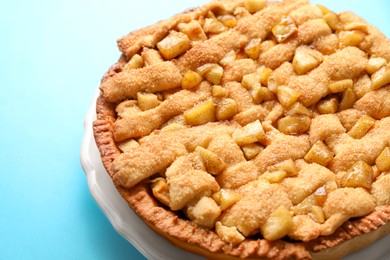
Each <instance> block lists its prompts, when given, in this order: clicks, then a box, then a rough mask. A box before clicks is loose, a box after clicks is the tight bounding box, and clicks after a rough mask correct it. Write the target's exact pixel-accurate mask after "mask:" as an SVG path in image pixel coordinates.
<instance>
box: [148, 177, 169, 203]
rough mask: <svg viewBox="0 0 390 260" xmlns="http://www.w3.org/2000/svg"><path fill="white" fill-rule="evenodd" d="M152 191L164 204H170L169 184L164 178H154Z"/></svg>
mask: <svg viewBox="0 0 390 260" xmlns="http://www.w3.org/2000/svg"><path fill="white" fill-rule="evenodd" d="M151 187H152V192H153V195H154V197H156V198H157V199H158V200H159V201H160V202H161V203H162V204H164V205H166V206H169V186H168V184H167V180H166V179H164V178H161V177H159V178H156V179H154V180H152V184H151Z"/></svg>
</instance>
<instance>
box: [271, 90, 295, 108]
mask: <svg viewBox="0 0 390 260" xmlns="http://www.w3.org/2000/svg"><path fill="white" fill-rule="evenodd" d="M276 96H277V97H278V100H279V102H280V104H282V106H283V107H285V108H288V107H290V106H291V105H292V104H294V103H295V102H296V101H297V100H298V98H299V97H300V96H301V93H300V92H299V91H297V90H294V89H292V88H289V87H287V86H279V87H278V88H277V90H276Z"/></svg>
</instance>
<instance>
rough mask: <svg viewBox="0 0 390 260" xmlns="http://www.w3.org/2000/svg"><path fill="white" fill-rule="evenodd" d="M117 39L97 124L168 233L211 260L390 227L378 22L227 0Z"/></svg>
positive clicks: (389, 70) (322, 245)
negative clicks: (116, 57) (118, 53)
mask: <svg viewBox="0 0 390 260" xmlns="http://www.w3.org/2000/svg"><path fill="white" fill-rule="evenodd" d="M118 46H119V48H120V50H121V51H122V53H123V54H122V56H121V57H120V59H119V60H118V61H117V63H116V64H115V65H113V66H112V67H111V68H110V69H109V70H108V72H107V73H106V74H105V75H104V77H103V79H102V81H101V85H100V89H101V92H100V96H99V97H98V99H97V103H96V111H97V119H96V120H95V122H94V124H93V129H94V137H95V141H96V144H97V146H98V149H99V151H100V154H101V159H102V162H103V165H104V167H105V168H106V170H107V172H108V174H109V175H110V177H111V178H112V180H113V182H114V184H115V186H116V188H117V189H118V191H119V192H120V194H121V195H122V197H123V198H124V199H125V200H126V201H127V203H128V204H129V206H130V207H131V208H132V209H133V210H134V211H135V212H136V213H137V214H138V215H139V216H140V217H141V218H142V219H143V220H144V221H145V223H146V224H148V225H149V226H150V228H152V229H153V230H154V231H156V232H157V233H158V234H160V235H161V236H163V237H165V238H166V239H168V240H169V241H171V242H172V243H173V244H175V245H177V246H178V247H180V248H183V249H185V250H188V251H190V252H194V253H197V254H200V255H203V256H205V257H207V258H210V259H237V258H247V259H336V258H339V257H342V256H345V255H347V254H350V253H352V252H354V251H357V250H359V249H361V248H363V247H366V246H368V245H369V244H371V243H373V242H374V241H376V240H378V239H379V238H381V237H383V236H385V235H388V234H389V233H390V224H389V222H390V221H389V220H390V174H389V171H390V148H389V147H390V131H389V129H390V85H389V84H390V41H389V40H388V39H387V38H386V37H385V36H384V35H383V34H382V33H381V32H380V31H379V30H377V29H376V28H374V27H373V26H371V25H369V24H368V23H366V22H365V21H364V20H363V19H361V18H360V17H358V16H356V15H354V14H352V13H351V12H344V13H340V14H335V13H333V12H332V11H330V10H328V9H326V8H325V7H323V6H314V5H311V4H310V3H309V2H308V1H306V0H297V1H293V0H285V1H282V2H275V1H269V2H265V1H262V0H229V1H213V2H211V3H209V4H206V5H204V6H201V7H198V8H196V9H191V10H188V11H186V12H184V13H181V14H178V15H176V16H174V17H172V18H171V19H169V20H165V21H161V22H159V23H157V24H155V25H152V26H149V27H146V28H143V29H140V30H137V31H135V32H132V33H130V34H129V35H127V36H125V37H123V38H121V39H120V40H118ZM160 184H161V185H160ZM159 185H160V186H159ZM223 192H226V194H227V195H226V194H225V193H223ZM224 194H225V195H224ZM224 196H227V197H224ZM275 223H277V224H275Z"/></svg>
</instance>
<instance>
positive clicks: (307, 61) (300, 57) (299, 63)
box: [292, 46, 323, 75]
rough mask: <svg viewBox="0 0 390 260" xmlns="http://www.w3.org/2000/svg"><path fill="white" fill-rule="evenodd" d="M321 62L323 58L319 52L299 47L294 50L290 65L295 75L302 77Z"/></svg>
mask: <svg viewBox="0 0 390 260" xmlns="http://www.w3.org/2000/svg"><path fill="white" fill-rule="evenodd" d="M322 60H323V58H322V55H321V53H320V52H318V51H315V50H313V49H311V48H310V47H307V46H301V47H298V48H297V49H296V50H295V55H294V59H293V62H292V65H293V69H294V71H295V73H297V74H298V75H303V74H305V73H307V72H309V71H311V70H313V69H315V68H317V67H318V66H319V65H320V63H321V62H322Z"/></svg>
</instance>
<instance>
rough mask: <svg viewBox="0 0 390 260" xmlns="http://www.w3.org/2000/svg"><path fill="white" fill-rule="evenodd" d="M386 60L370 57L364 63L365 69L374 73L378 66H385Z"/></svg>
mask: <svg viewBox="0 0 390 260" xmlns="http://www.w3.org/2000/svg"><path fill="white" fill-rule="evenodd" d="M386 64H387V61H386V60H385V59H384V58H381V57H371V58H370V59H369V60H368V63H367V65H366V70H367V72H368V73H369V74H374V73H375V72H377V71H378V70H379V69H380V68H382V67H384V66H386Z"/></svg>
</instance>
